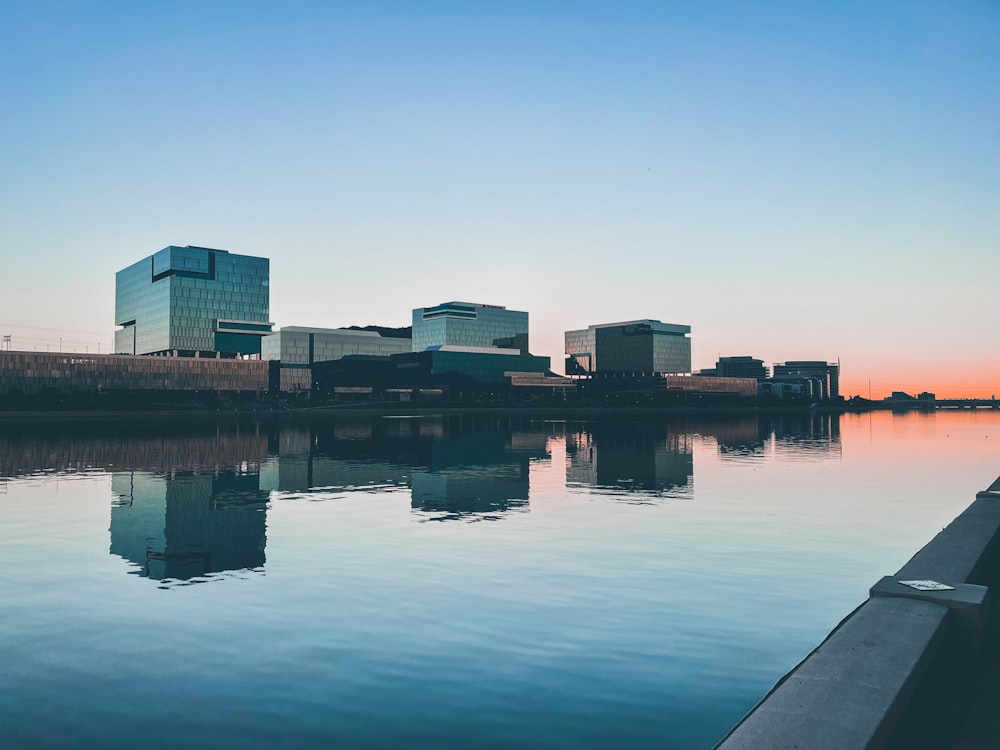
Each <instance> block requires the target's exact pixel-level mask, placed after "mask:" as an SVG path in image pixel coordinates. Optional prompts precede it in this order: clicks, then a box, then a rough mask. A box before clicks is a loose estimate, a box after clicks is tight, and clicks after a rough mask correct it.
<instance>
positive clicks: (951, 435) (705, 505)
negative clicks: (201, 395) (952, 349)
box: [0, 411, 1000, 748]
mask: <svg viewBox="0 0 1000 750" xmlns="http://www.w3.org/2000/svg"><path fill="white" fill-rule="evenodd" d="M998 474H1000V415H997V414H995V413H993V412H985V411H979V412H953V413H945V412H939V413H934V414H910V415H897V416H893V415H892V414H888V413H879V414H874V415H871V416H869V415H862V416H857V415H848V416H844V417H842V418H837V417H832V418H831V417H826V416H823V417H813V418H804V419H794V418H792V419H789V418H779V419H771V418H768V419H764V420H760V421H758V420H757V419H755V418H751V419H743V420H730V421H700V420H691V419H684V420H664V419H659V420H654V419H649V420H644V419H639V420H632V421H629V420H617V421H572V420H571V421H560V420H542V419H537V420H532V419H529V418H525V417H518V418H514V419H509V418H499V417H496V416H491V417H483V416H468V415H467V416H464V417H463V416H451V415H450V416H440V415H438V416H426V417H420V418H391V417H381V416H379V417H374V418H369V417H364V418H346V417H344V418H338V419H336V420H335V421H334V420H325V421H322V422H311V423H310V422H303V423H297V424H285V425H268V424H257V425H255V424H247V423H243V424H236V423H225V422H224V423H219V424H215V423H211V424H204V425H190V426H177V425H171V426H169V427H164V426H162V425H161V426H159V427H156V426H144V425H121V426H115V427H113V428H111V427H103V428H87V427H84V426H72V427H67V426H60V427H55V426H53V427H51V428H44V427H35V428H30V429H29V428H14V427H12V426H9V425H4V426H2V427H0V476H2V477H3V479H0V664H2V665H3V669H2V671H0V747H3V748H22V747H24V748H47V747H70V746H72V747H100V748H135V747H138V746H144V747H148V748H177V747H185V748H200V747H204V748H247V747H254V746H281V747H332V746H338V747H351V748H355V747H357V748H365V747H373V748H374V747H408V748H411V747H412V748H442V747H458V748H466V747H469V748H473V747H474V748H493V747H496V748H500V747H519V748H532V747H537V748H610V747H651V748H673V747H677V748H711V747H712V746H713V745H714V744H715V742H717V741H718V740H719V739H720V738H721V737H722V736H723V735H724V734H725V732H726V731H727V730H728V729H729V728H730V726H731V725H732V724H734V723H735V722H736V721H738V720H739V718H740V717H741V716H742V715H743V714H744V713H745V712H746V711H747V710H748V709H750V708H751V707H752V706H753V704H754V703H755V702H756V701H757V700H758V699H759V698H760V697H761V696H762V695H763V694H764V693H765V692H766V691H767V690H768V689H769V688H770V686H771V685H772V684H773V683H774V682H775V681H776V680H777V679H778V678H780V677H781V676H782V674H784V673H785V672H786V671H787V670H788V669H790V668H791V667H792V666H794V665H795V664H796V663H797V662H798V661H799V660H800V659H801V658H802V657H803V656H804V655H805V654H806V653H807V652H808V651H809V650H810V649H811V648H812V647H813V646H815V645H816V643H817V642H818V641H819V640H821V639H822V638H823V637H824V636H825V635H826V633H827V632H828V631H829V630H830V629H831V628H832V627H833V626H834V625H835V624H836V623H837V622H838V621H839V620H840V619H841V618H842V617H843V616H844V615H845V614H846V613H847V612H849V611H850V610H851V609H853V608H854V607H855V606H856V605H857V604H858V603H860V602H861V601H862V600H863V599H864V598H865V597H866V593H867V589H868V587H869V586H870V585H871V584H872V583H874V582H875V581H876V580H877V579H878V578H879V577H880V576H882V575H885V574H890V573H892V572H894V571H895V570H896V569H897V568H898V567H899V566H900V565H902V563H904V562H905V561H906V560H907V559H908V558H909V557H910V556H911V555H912V554H913V553H914V552H915V551H916V550H917V549H918V548H919V547H920V546H921V545H922V544H924V543H925V542H926V541H927V540H928V539H930V538H931V537H932V536H933V535H934V534H935V533H936V532H937V531H938V530H940V529H941V528H942V527H943V526H944V525H945V524H947V523H948V522H949V521H950V520H951V519H952V518H953V517H954V516H955V515H957V514H958V513H959V512H961V510H963V509H964V508H965V507H966V506H967V505H968V504H969V503H970V502H971V501H972V500H973V499H974V495H975V493H976V491H977V490H980V489H983V488H984V487H985V486H987V485H988V484H989V483H990V482H992V481H993V480H994V479H995V478H996V477H997V475H998Z"/></svg>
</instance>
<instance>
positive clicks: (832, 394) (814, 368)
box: [771, 360, 840, 400]
mask: <svg viewBox="0 0 1000 750" xmlns="http://www.w3.org/2000/svg"><path fill="white" fill-rule="evenodd" d="M771 380H772V381H773V382H774V383H783V382H784V383H798V384H800V385H801V386H802V387H803V389H804V391H805V392H806V393H804V395H808V396H810V397H811V398H816V399H824V400H825V399H838V398H840V365H839V364H834V363H828V362H823V361H816V360H794V361H793V360H789V361H788V362H785V363H783V364H775V365H774V375H773V376H772V378H771Z"/></svg>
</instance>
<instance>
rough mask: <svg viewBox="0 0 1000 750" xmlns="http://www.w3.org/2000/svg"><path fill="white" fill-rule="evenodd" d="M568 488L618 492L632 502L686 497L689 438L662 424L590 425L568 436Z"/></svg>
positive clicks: (690, 465) (690, 459) (691, 473)
mask: <svg viewBox="0 0 1000 750" xmlns="http://www.w3.org/2000/svg"><path fill="white" fill-rule="evenodd" d="M566 453H567V455H568V458H569V460H568V462H567V464H566V483H567V484H569V485H588V486H592V487H598V488H602V489H612V490H618V491H620V492H622V493H625V494H626V495H627V496H628V497H629V498H630V499H632V500H637V499H640V498H642V497H649V496H660V497H662V496H670V497H690V496H691V494H692V480H693V477H694V457H693V451H692V442H691V436H690V434H687V433H684V432H674V431H672V430H671V429H670V428H669V427H668V426H667V425H666V424H664V423H655V422H649V423H628V422H588V423H585V424H583V425H581V426H580V427H578V428H576V429H573V430H570V431H568V432H567V436H566Z"/></svg>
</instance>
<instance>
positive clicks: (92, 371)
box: [0, 351, 268, 396]
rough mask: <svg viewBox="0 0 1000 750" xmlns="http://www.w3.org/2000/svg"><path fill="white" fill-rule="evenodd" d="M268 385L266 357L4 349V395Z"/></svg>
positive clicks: (0, 392)
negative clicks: (178, 355) (205, 356)
mask: <svg viewBox="0 0 1000 750" xmlns="http://www.w3.org/2000/svg"><path fill="white" fill-rule="evenodd" d="M267 388H268V363H267V362H265V361H262V360H244V359H209V358H198V357H141V356H140V357H137V356H132V355H125V354H81V353H65V354H64V353H54V352H11V351H0V396H6V395H11V394H23V395H26V396H34V395H40V394H47V393H57V394H65V395H69V394H74V393H98V392H113V391H136V390H145V391H216V392H218V391H227V392H233V391H236V392H247V391H250V392H264V391H267Z"/></svg>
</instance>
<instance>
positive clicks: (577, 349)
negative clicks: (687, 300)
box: [565, 319, 691, 375]
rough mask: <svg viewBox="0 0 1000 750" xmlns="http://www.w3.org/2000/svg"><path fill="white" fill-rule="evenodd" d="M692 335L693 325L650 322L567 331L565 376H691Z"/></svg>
mask: <svg viewBox="0 0 1000 750" xmlns="http://www.w3.org/2000/svg"><path fill="white" fill-rule="evenodd" d="M690 333H691V326H686V325H677V324H674V323H661V322H660V321H658V320H651V319H649V320H631V321H627V322H624V323H604V324H602V325H594V326H590V327H589V328H587V329H583V330H579V331H566V335H565V341H566V358H567V363H566V368H567V369H566V374H567V375H573V374H576V375H579V374H588V373H589V374H602V373H644V374H651V375H681V374H687V375H689V374H690V373H691V338H690V337H689V335H688V334H690Z"/></svg>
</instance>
